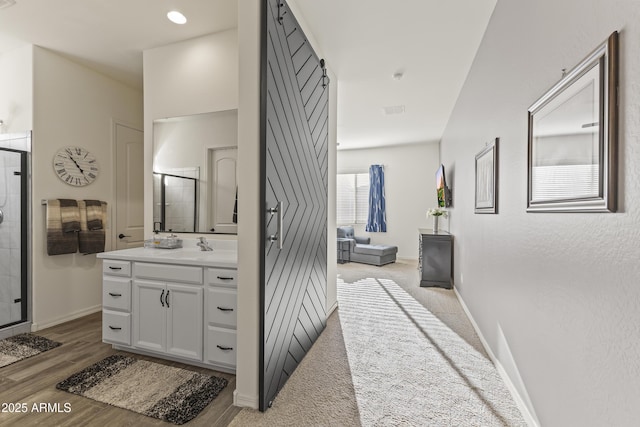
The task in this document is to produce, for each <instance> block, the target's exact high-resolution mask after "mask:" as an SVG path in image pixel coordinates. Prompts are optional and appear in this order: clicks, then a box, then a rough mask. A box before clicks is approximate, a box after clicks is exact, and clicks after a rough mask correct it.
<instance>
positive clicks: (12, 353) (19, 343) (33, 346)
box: [0, 334, 62, 368]
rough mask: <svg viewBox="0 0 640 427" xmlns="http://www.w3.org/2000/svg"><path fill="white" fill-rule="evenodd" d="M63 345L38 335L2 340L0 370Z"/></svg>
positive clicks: (0, 342) (21, 335) (25, 335)
mask: <svg viewBox="0 0 640 427" xmlns="http://www.w3.org/2000/svg"><path fill="white" fill-rule="evenodd" d="M60 345H62V344H61V343H59V342H55V341H51V340H50V339H48V338H45V337H40V336H38V335H31V334H20V335H15V336H13V337H9V338H5V339H3V340H0V368H3V367H5V366H7V365H11V364H12V363H16V362H19V361H21V360H23V359H26V358H28V357H31V356H35V355H36V354H40V353H43V352H45V351H49V350H51V349H52V348H56V347H58V346H60Z"/></svg>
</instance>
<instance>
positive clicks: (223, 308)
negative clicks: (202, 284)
mask: <svg viewBox="0 0 640 427" xmlns="http://www.w3.org/2000/svg"><path fill="white" fill-rule="evenodd" d="M218 310H220V311H233V308H226V307H218Z"/></svg>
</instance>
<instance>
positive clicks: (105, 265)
mask: <svg viewBox="0 0 640 427" xmlns="http://www.w3.org/2000/svg"><path fill="white" fill-rule="evenodd" d="M102 272H103V273H104V274H109V275H112V276H126V277H130V276H131V263H130V262H129V261H118V260H115V259H105V260H103V261H102Z"/></svg>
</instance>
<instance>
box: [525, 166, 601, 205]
mask: <svg viewBox="0 0 640 427" xmlns="http://www.w3.org/2000/svg"><path fill="white" fill-rule="evenodd" d="M531 179H532V181H531V182H532V185H531V190H532V194H531V195H532V198H533V201H536V200H563V199H579V198H589V197H598V195H599V194H600V175H599V168H598V165H597V164H596V165H556V166H536V167H533V169H532V170H531Z"/></svg>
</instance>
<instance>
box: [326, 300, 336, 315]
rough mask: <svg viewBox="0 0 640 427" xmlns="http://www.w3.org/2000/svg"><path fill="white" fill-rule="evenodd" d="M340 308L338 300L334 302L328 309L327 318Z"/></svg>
mask: <svg viewBox="0 0 640 427" xmlns="http://www.w3.org/2000/svg"><path fill="white" fill-rule="evenodd" d="M337 308H338V301H336V302H334V303H333V305H332V306H331V307H330V308H329V310H328V311H327V318H329V316H331V315H332V314H333V312H334V311H336V309H337Z"/></svg>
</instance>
